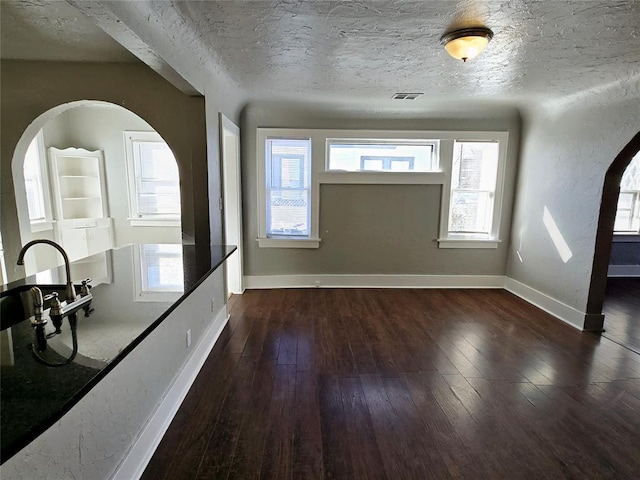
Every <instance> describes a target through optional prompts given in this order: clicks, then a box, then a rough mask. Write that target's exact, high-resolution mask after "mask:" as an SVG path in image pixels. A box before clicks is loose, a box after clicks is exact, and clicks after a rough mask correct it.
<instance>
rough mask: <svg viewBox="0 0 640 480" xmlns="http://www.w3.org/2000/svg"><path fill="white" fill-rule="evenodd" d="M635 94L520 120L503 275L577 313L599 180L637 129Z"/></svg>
mask: <svg viewBox="0 0 640 480" xmlns="http://www.w3.org/2000/svg"><path fill="white" fill-rule="evenodd" d="M637 83H638V82H637V81H636V84H637ZM638 91H639V90H638V88H637V85H636V87H635V94H634V93H633V92H634V89H633V88H630V86H629V85H626V84H625V85H622V86H620V87H617V88H616V87H613V88H611V89H610V90H605V91H602V92H599V93H597V95H596V96H595V97H594V98H584V97H580V96H578V97H576V98H575V101H574V102H571V103H566V104H564V105H557V106H555V107H554V108H548V109H546V110H543V109H540V110H537V111H532V112H529V113H528V114H527V115H526V116H525V119H524V129H523V131H524V132H525V134H524V136H523V141H522V153H521V157H520V171H519V175H518V184H517V196H516V202H515V207H514V216H513V229H512V243H511V248H510V250H509V262H508V268H507V275H508V276H509V277H511V278H514V279H515V280H518V281H520V282H522V283H524V284H525V285H528V286H529V287H532V288H534V289H536V290H538V291H540V292H542V293H544V294H546V295H548V296H550V297H552V298H554V299H556V300H558V301H560V302H562V303H564V304H566V305H569V306H570V307H573V308H575V309H577V310H579V311H581V312H585V311H586V305H587V297H588V293H589V285H590V278H591V270H592V262H593V258H594V248H595V238H596V231H597V225H598V214H599V210H600V202H601V198H602V188H603V184H604V177H605V174H606V172H607V169H608V168H609V166H610V165H611V163H612V162H613V160H614V158H615V157H616V155H617V154H618V153H619V152H620V151H621V150H622V148H623V147H624V146H625V145H626V144H627V143H628V142H629V141H630V140H631V138H632V137H633V136H634V135H635V134H636V133H637V132H638V129H639V128H640V96H639V95H638ZM625 97H626V98H625ZM634 97H635V98H634ZM545 207H547V209H548V211H549V212H550V214H551V216H552V217H553V219H554V221H555V223H556V225H557V227H558V229H559V231H560V232H561V234H562V236H563V237H564V240H565V242H566V243H567V245H568V246H569V248H570V250H571V252H572V257H571V258H570V259H569V260H568V261H567V262H566V263H565V262H563V260H562V259H561V257H560V255H559V254H558V251H557V249H556V248H555V246H554V243H553V241H552V239H551V235H550V233H549V231H548V229H547V228H546V227H545V225H544V223H543V212H544V208H545ZM518 253H519V255H520V257H521V258H522V260H520V258H519V257H518Z"/></svg>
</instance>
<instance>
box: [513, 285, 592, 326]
mask: <svg viewBox="0 0 640 480" xmlns="http://www.w3.org/2000/svg"><path fill="white" fill-rule="evenodd" d="M504 289H505V290H507V291H508V292H511V293H513V294H514V295H517V296H518V297H520V298H522V299H523V300H525V301H527V302H529V303H530V304H532V305H535V306H536V307H538V308H539V309H541V310H544V311H545V312H547V313H549V314H551V315H553V316H554V317H557V318H558V319H560V320H562V321H563V322H564V323H566V324H568V325H571V326H572V327H574V328H577V329H578V330H583V329H584V326H585V318H586V313H584V312H581V311H580V310H577V309H575V308H573V307H570V306H569V305H566V304H564V303H562V302H561V301H559V300H556V299H555V298H553V297H550V296H549V295H547V294H546V293H542V292H539V291H538V290H536V289H534V288H531V287H529V286H528V285H525V284H524V283H521V282H519V281H517V280H514V279H513V278H509V277H505V279H504Z"/></svg>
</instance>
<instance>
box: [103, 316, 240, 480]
mask: <svg viewBox="0 0 640 480" xmlns="http://www.w3.org/2000/svg"><path fill="white" fill-rule="evenodd" d="M227 318H228V317H227V306H226V305H224V306H223V307H222V308H221V309H220V310H219V311H218V313H217V314H216V316H215V319H214V321H213V322H212V324H211V325H210V326H209V328H208V329H207V330H206V332H205V333H204V335H203V336H202V339H201V340H200V343H198V346H197V347H196V348H195V350H194V351H193V354H192V355H191V357H189V360H187V362H186V363H185V364H184V366H183V367H182V370H180V373H179V374H178V375H177V376H176V378H175V380H174V381H173V383H172V385H171V387H170V388H169V390H168V392H167V394H166V396H165V397H164V399H163V400H162V402H161V403H160V405H158V408H157V409H156V411H155V412H154V413H153V415H152V416H151V417H150V419H149V420H148V421H147V424H146V425H145V426H144V428H143V429H142V432H141V433H140V435H139V436H138V439H137V440H136V442H135V443H134V444H133V446H132V447H131V448H130V449H129V451H128V452H127V454H126V455H125V457H124V459H123V460H122V462H121V463H120V465H119V466H118V468H117V469H116V471H115V472H114V473H113V475H112V476H111V479H112V480H135V479H139V478H140V477H141V476H142V474H143V473H144V469H145V468H146V467H147V464H148V463H149V460H151V457H152V456H153V453H154V452H155V450H156V448H157V447H158V445H159V444H160V441H161V440H162V437H163V436H164V434H165V432H166V431H167V429H168V428H169V425H170V424H171V421H172V420H173V417H174V416H175V415H176V413H177V412H178V409H179V408H180V405H181V404H182V401H183V400H184V398H185V397H186V396H187V393H188V392H189V389H190V388H191V385H192V384H193V382H194V381H195V379H196V377H197V375H198V372H199V371H200V369H201V368H202V365H203V364H204V362H205V360H206V359H207V357H208V356H209V353H210V352H211V349H212V348H213V346H214V345H215V344H216V341H217V340H218V337H219V336H220V333H222V329H223V328H224V327H225V325H226V323H227Z"/></svg>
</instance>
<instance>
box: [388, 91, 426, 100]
mask: <svg viewBox="0 0 640 480" xmlns="http://www.w3.org/2000/svg"><path fill="white" fill-rule="evenodd" d="M420 95H423V94H422V93H396V94H395V95H394V96H393V97H391V98H393V99H394V100H415V99H416V98H418V97H419V96H420Z"/></svg>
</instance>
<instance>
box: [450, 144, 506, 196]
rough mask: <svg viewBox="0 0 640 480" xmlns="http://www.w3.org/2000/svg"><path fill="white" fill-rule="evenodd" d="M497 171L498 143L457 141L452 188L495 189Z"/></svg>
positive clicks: (454, 152) (454, 153) (454, 151)
mask: <svg viewBox="0 0 640 480" xmlns="http://www.w3.org/2000/svg"><path fill="white" fill-rule="evenodd" d="M497 171H498V144H497V143H489V142H455V144H454V150H453V176H452V178H451V188H456V189H457V188H465V189H474V190H494V189H495V186H496V174H497Z"/></svg>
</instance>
